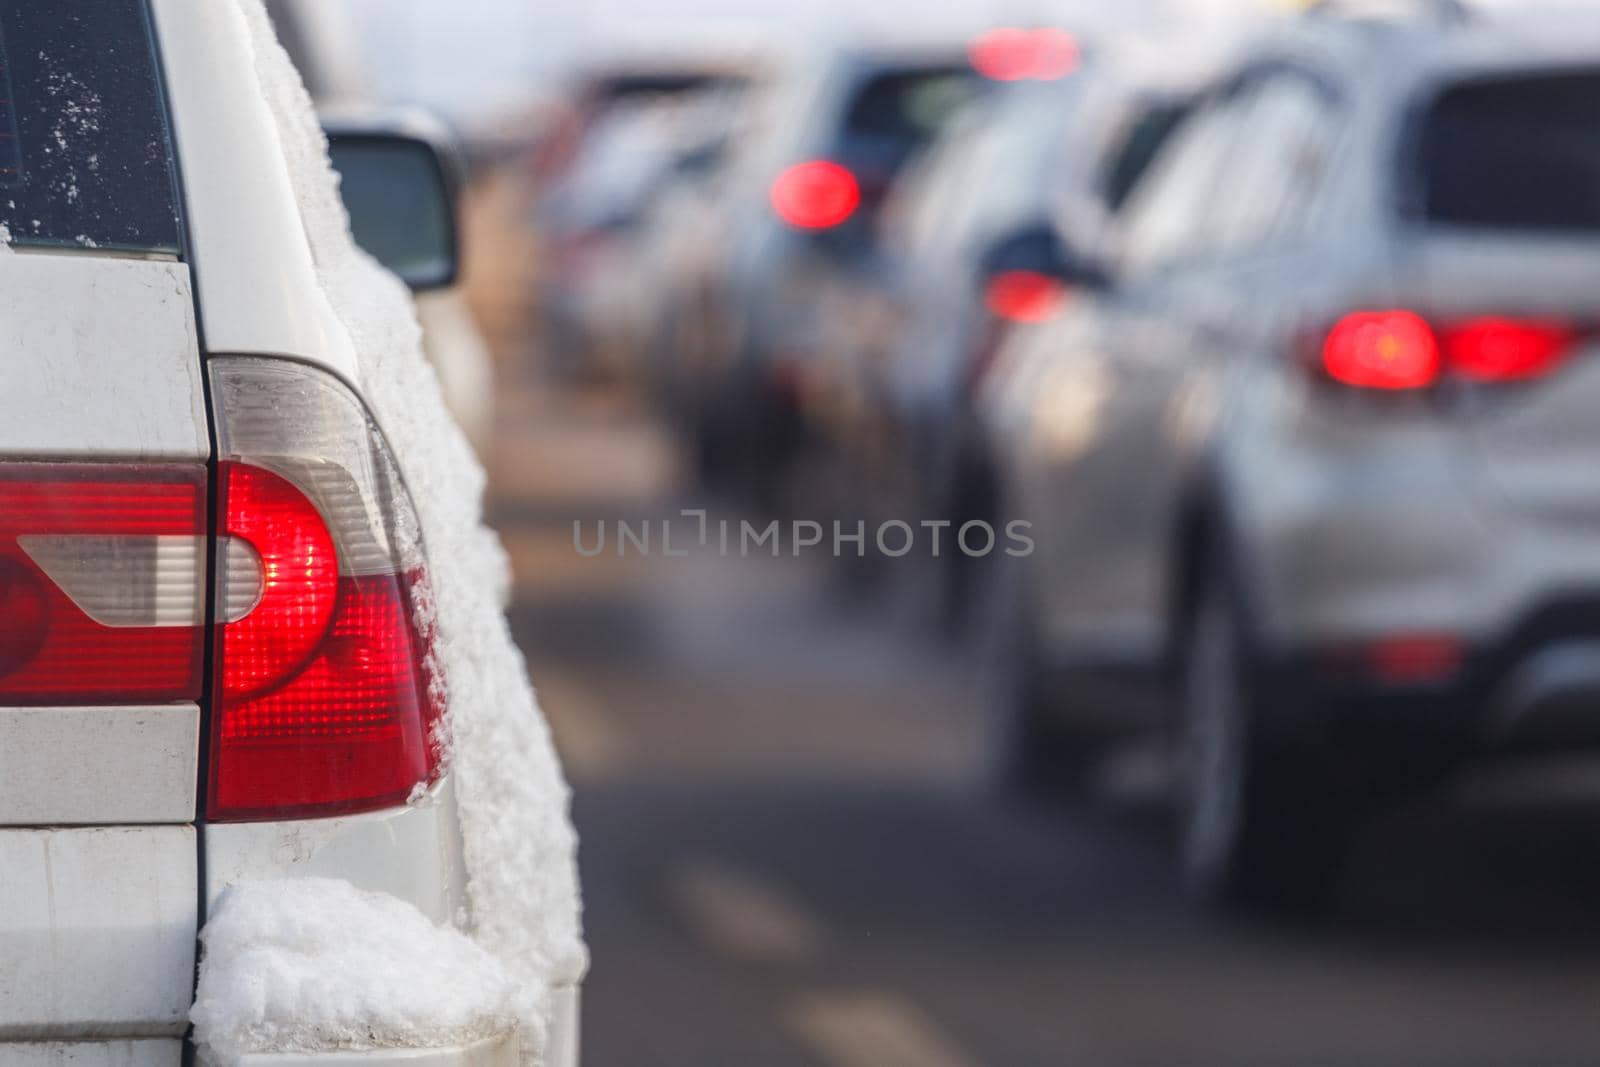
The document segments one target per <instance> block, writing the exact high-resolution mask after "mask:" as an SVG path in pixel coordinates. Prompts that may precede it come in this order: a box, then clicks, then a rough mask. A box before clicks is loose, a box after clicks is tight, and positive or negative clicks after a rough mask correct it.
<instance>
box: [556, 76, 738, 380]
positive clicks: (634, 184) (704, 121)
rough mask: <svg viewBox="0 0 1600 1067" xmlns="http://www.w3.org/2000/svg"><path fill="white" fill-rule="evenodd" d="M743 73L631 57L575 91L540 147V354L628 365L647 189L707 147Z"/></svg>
mask: <svg viewBox="0 0 1600 1067" xmlns="http://www.w3.org/2000/svg"><path fill="white" fill-rule="evenodd" d="M745 81H746V77H745V75H744V74H742V73H739V72H736V71H734V70H733V69H731V68H729V69H723V68H705V69H702V68H696V67H686V68H677V67H669V68H662V69H660V70H650V69H648V68H642V67H640V68H632V67H630V68H629V69H628V70H627V71H626V72H611V73H608V74H604V75H595V76H593V77H591V78H590V79H589V80H588V81H586V82H585V83H584V85H583V87H582V88H581V89H580V90H579V91H578V93H577V94H576V96H577V99H576V101H575V102H574V103H573V104H572V105H571V108H570V114H569V115H568V117H567V119H566V121H565V122H564V123H562V124H561V127H560V132H559V133H558V134H557V135H555V136H553V137H552V138H551V139H549V141H548V142H547V144H546V146H545V149H544V151H543V152H542V153H541V156H540V160H539V163H538V166H539V170H540V174H539V193H538V209H537V219H536V226H535V228H536V230H537V231H538V234H539V237H540V245H541V257H540V270H539V283H538V284H539V318H540V322H541V325H542V327H543V329H544V331H545V340H546V349H547V351H546V356H547V361H548V362H549V364H550V365H552V366H553V367H555V368H556V369H558V370H559V371H560V372H562V373H563V374H565V375H567V376H576V377H604V378H619V377H627V376H630V375H631V374H632V372H633V370H634V369H635V364H636V361H637V360H636V357H637V355H638V353H639V350H640V348H641V347H642V345H643V343H644V341H643V336H642V335H643V334H644V333H645V331H646V327H645V326H644V325H643V323H642V321H641V320H642V319H643V318H644V317H645V315H646V314H647V312H646V310H645V309H642V308H641V307H640V306H639V302H640V300H641V299H642V298H643V296H644V294H646V293H648V291H649V289H650V279H648V278H643V279H639V278H636V277H635V276H637V275H638V274H639V273H640V270H639V268H638V266H637V259H638V255H637V253H638V248H639V244H640V240H641V233H642V231H643V230H644V228H645V225H646V222H647V219H648V217H649V215H650V212H651V209H652V207H653V205H654V203H655V201H656V200H657V198H658V197H659V196H661V195H662V194H663V193H664V192H665V191H666V190H667V189H668V188H669V187H670V186H671V184H672V183H673V182H674V181H675V180H676V179H677V178H678V177H679V176H680V175H682V174H685V173H691V172H694V171H696V170H697V169H701V168H703V167H704V166H706V165H707V163H708V161H709V160H710V159H712V158H714V157H715V156H716V154H717V152H718V151H719V150H720V145H721V143H722V140H723V136H724V133H725V130H726V127H727V123H728V116H729V115H730V114H731V113H732V112H733V110H734V109H735V108H736V107H737V106H738V101H739V99H740V97H741V95H742V93H743V90H744V87H745ZM636 281H643V282H645V285H644V286H643V287H641V286H640V285H638V284H634V282H636Z"/></svg>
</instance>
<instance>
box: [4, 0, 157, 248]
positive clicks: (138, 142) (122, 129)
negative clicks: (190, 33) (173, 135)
mask: <svg viewBox="0 0 1600 1067" xmlns="http://www.w3.org/2000/svg"><path fill="white" fill-rule="evenodd" d="M0 77H3V82H0V100H3V101H4V103H0V224H4V225H5V226H6V228H7V229H8V230H9V231H10V234H11V240H12V243H14V244H22V245H56V246H72V247H100V248H114V249H125V250H136V251H158V252H172V253H176V252H177V250H178V216H177V198H176V196H175V194H174V188H173V176H172V151H171V141H170V138H169V137H168V134H167V128H166V119H165V115H164V111H163V108H162V100H161V88H160V82H159V80H158V78H157V75H156V62H155V50H154V47H153V44H152V41H151V35H150V24H149V20H148V17H147V13H146V11H145V5H144V0H49V2H40V0H0Z"/></svg>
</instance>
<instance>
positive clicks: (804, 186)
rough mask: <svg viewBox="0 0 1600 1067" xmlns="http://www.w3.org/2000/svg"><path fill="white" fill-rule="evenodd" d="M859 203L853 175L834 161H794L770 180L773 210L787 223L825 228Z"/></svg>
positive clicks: (809, 228)
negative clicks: (772, 180) (775, 177)
mask: <svg viewBox="0 0 1600 1067" xmlns="http://www.w3.org/2000/svg"><path fill="white" fill-rule="evenodd" d="M860 205H861V186H860V184H859V183H858V182H857V181H856V176H855V175H854V174H851V173H850V171H848V170H847V169H845V168H844V167H841V166H840V165H839V164H837V163H830V162H828V161H827V160H823V159H815V160H811V161H809V162H806V163H796V164H795V165H794V166H792V167H790V168H789V169H788V170H786V171H784V172H783V173H782V174H780V175H778V178H777V180H776V181H774V182H773V183H772V209H773V210H774V211H776V212H777V213H778V217H779V218H780V219H782V220H783V221H784V222H787V223H788V224H789V225H791V226H794V227H796V228H798V229H802V230H826V229H829V228H831V227H834V226H838V225H840V224H841V223H843V222H845V221H846V220H847V219H849V218H850V216H851V215H854V214H855V212H856V208H858V207H859V206H860Z"/></svg>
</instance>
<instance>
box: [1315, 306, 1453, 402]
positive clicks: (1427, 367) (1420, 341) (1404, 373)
mask: <svg viewBox="0 0 1600 1067" xmlns="http://www.w3.org/2000/svg"><path fill="white" fill-rule="evenodd" d="M1440 363H1441V360H1440V355H1439V343H1438V341H1437V340H1436V339H1435V337H1434V334H1433V328H1432V327H1431V326H1429V325H1428V323H1427V322H1426V321H1425V320H1424V319H1423V318H1422V317H1421V316H1419V315H1416V314H1413V313H1412V312H1409V311H1356V312H1352V313H1351V314H1349V315H1346V316H1345V317H1344V318H1342V319H1340V320H1339V321H1338V323H1336V324H1335V325H1334V327H1333V329H1332V330H1330V331H1328V336H1327V338H1326V339H1325V340H1324V341H1323V345H1322V368H1323V370H1325V371H1326V372H1327V374H1328V376H1329V377H1330V378H1332V379H1334V380H1335V381H1337V382H1342V383H1344V384H1345V385H1354V386H1358V387H1361V388H1366V389H1394V390H1399V389H1421V388H1423V387H1425V386H1428V385H1432V384H1433V382H1434V381H1435V380H1436V379H1437V378H1438V377H1439V369H1440Z"/></svg>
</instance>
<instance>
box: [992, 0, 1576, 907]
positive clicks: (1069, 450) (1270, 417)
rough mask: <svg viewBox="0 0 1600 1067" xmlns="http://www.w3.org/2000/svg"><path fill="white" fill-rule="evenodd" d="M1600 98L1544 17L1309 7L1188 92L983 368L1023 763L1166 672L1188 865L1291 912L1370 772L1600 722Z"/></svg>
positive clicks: (1195, 876) (1340, 838)
mask: <svg viewBox="0 0 1600 1067" xmlns="http://www.w3.org/2000/svg"><path fill="white" fill-rule="evenodd" d="M1597 120H1600V32H1597V28H1596V27H1595V25H1594V24H1593V22H1592V20H1589V21H1588V22H1585V21H1583V20H1577V19H1575V20H1571V21H1562V20H1557V19H1555V18H1554V17H1553V16H1550V17H1542V18H1538V19H1535V18H1533V17H1531V16H1529V17H1515V16H1513V15H1509V14H1508V15H1504V16H1499V17H1490V16H1483V17H1481V18H1445V17H1441V18H1437V19H1436V18H1431V17H1414V18H1409V19H1407V18H1401V19H1398V20H1382V19H1368V18H1356V17H1345V16H1343V15H1340V14H1339V13H1338V12H1337V10H1336V8H1335V7H1334V6H1333V5H1323V6H1322V7H1321V8H1320V9H1319V11H1318V12H1317V13H1315V14H1312V15H1308V16H1304V17H1301V18H1298V19H1295V20H1292V22H1291V24H1290V25H1289V26H1288V27H1287V28H1285V29H1284V30H1283V31H1282V33H1281V35H1280V36H1278V37H1275V38H1274V39H1273V40H1272V42H1271V43H1269V44H1266V45H1263V46H1262V47H1261V48H1259V49H1258V50H1255V51H1254V52H1253V53H1252V58H1251V59H1250V60H1249V61H1248V62H1247V63H1245V64H1243V65H1242V66H1241V67H1240V68H1239V69H1238V70H1237V71H1236V73H1234V74H1233V75H1232V76H1231V77H1229V78H1227V79H1226V80H1225V81H1224V82H1223V83H1222V84H1221V85H1220V86H1219V87H1218V88H1217V89H1216V90H1215V91H1213V92H1210V93H1208V94H1207V95H1206V97H1205V98H1204V100H1203V101H1202V103H1201V104H1200V105H1199V106H1198V107H1197V109H1196V111H1195V112H1194V113H1193V114H1192V115H1191V116H1190V117H1189V118H1188V119H1187V120H1186V121H1185V122H1184V123H1183V124H1182V126H1181V127H1180V128H1179V129H1178V131H1177V132H1176V133H1175V134H1174V135H1173V138H1172V140H1171V142H1170V143H1169V145H1168V147H1167V148H1166V149H1165V150H1164V151H1163V152H1162V153H1161V155H1160V156H1159V158H1158V159H1157V161H1156V162H1155V164H1154V165H1153V166H1152V168H1151V170H1150V171H1149V172H1148V173H1147V175H1146V177H1145V179H1144V180H1143V181H1142V182H1141V183H1140V184H1139V186H1138V188H1137V189H1136V190H1135V192H1134V193H1133V195H1132V197H1131V199H1130V201H1129V203H1128V205H1127V207H1126V209H1125V218H1124V220H1123V230H1122V235H1121V239H1120V241H1119V245H1120V249H1119V252H1118V253H1117V254H1116V255H1115V256H1114V257H1113V258H1109V259H1106V260H1104V261H1103V262H1101V263H1099V264H1096V265H1095V266H1094V269H1092V270H1089V271H1084V272H1080V274H1079V277H1080V284H1081V285H1082V286H1083V287H1084V288H1086V289H1089V290H1092V292H1093V295H1092V296H1085V297H1083V298H1081V299H1079V300H1078V301H1077V302H1076V303H1075V304H1074V306H1073V307H1072V308H1070V309H1068V311H1067V312H1066V313H1065V314H1063V315H1061V316H1059V317H1058V318H1056V319H1055V320H1054V321H1052V322H1050V323H1047V324H1043V325H1040V326H1037V327H1029V328H1027V329H1026V330H1022V331H1014V332H1013V333H1012V334H1011V335H1010V336H1009V338H1008V340H1007V343H1006V345H1005V347H1004V349H1003V350H1002V352H1001V353H1000V356H999V357H998V359H997V363H996V366H995V369H994V373H993V374H992V375H991V378H990V380H989V382H988V385H987V387H986V389H985V397H984V408H985V413H986V420H987V422H988V423H989V425H990V426H991V428H992V432H993V434H994V438H995V440H996V441H997V443H998V448H999V449H1000V455H1001V457H1002V458H1001V463H1000V467H1001V470H1002V471H1003V478H1004V484H1003V491H1004V494H1005V500H1006V502H1005V508H1006V514H1007V515H1008V516H1014V517H1015V518H1017V519H1023V520H1027V521H1029V522H1031V524H1032V536H1033V537H1034V538H1035V539H1036V543H1037V548H1036V551H1035V552H1033V554H1032V555H1031V556H1028V557H1027V558H1024V559H1020V560H1017V561H1016V562H1017V564H1018V568H1017V570H1016V573H1015V574H1014V575H1013V579H1014V580H1013V581H1012V582H1011V583H1010V584H1011V586H1012V595H1011V597H1010V601H1011V607H1010V609H1009V621H1008V624H1007V625H1008V627H1009V631H1010V634H1011V647H1012V649H1013V656H1012V658H1011V667H1010V681H1011V685H1010V690H1009V691H1010V699H1009V701H1008V703H1007V705H1006V709H1005V722H1006V724H1007V733H1008V736H1009V737H1010V741H1011V743H1010V745H1009V747H1008V751H1009V752H1010V753H1011V754H1012V758H1011V760H1010V769H1011V771H1012V773H1013V774H1014V775H1015V776H1016V777H1017V778H1019V779H1022V780H1027V779H1030V778H1031V779H1037V778H1039V777H1052V776H1055V777H1059V776H1066V775H1071V774H1074V773H1076V772H1078V771H1080V770H1081V768H1082V761H1083V759H1084V757H1086V756H1087V755H1088V754H1091V753H1092V752H1093V751H1094V748H1095V741H1096V739H1097V738H1102V737H1104V736H1106V735H1107V734H1108V733H1116V732H1120V731H1124V730H1127V729H1130V728H1133V727H1136V726H1139V725H1143V724H1146V723H1147V722H1148V721H1151V720H1147V719H1146V717H1145V715H1142V714H1135V713H1134V712H1135V711H1136V710H1142V711H1143V712H1146V713H1148V712H1150V711H1152V710H1159V709H1161V708H1162V707H1163V700H1162V698H1163V697H1164V696H1166V695H1167V694H1168V693H1171V694H1172V695H1173V696H1174V697H1175V699H1174V700H1173V701H1171V703H1172V704H1175V705H1176V707H1175V709H1174V710H1175V711H1176V715H1175V717H1174V719H1173V720H1172V721H1173V722H1174V723H1175V726H1174V735H1175V736H1176V737H1177V738H1179V739H1180V742H1181V743H1180V745H1179V754H1180V757H1181V759H1180V764H1179V766H1180V768H1181V770H1182V772H1183V773H1182V775H1181V777H1182V781H1183V786H1182V789H1181V804H1180V808H1181V812H1182V817H1181V854H1182V857H1183V870H1184V872H1185V876H1186V879H1187V882H1188V884H1189V885H1190V887H1191V888H1192V889H1193V890H1194V891H1195V892H1196V893H1197V894H1199V895H1202V896H1204V897H1208V898H1211V899H1219V900H1235V901H1249V902H1256V903H1270V902H1290V901H1297V902H1303V901H1306V900H1310V899H1315V898H1316V897H1317V895H1318V894H1319V893H1321V892H1323V891H1325V890H1326V889H1327V887H1328V886H1329V885H1330V884H1331V883H1332V878H1333V874H1334V872H1335V871H1336V870H1337V862H1338V859H1339V857H1340V854H1341V853H1342V851H1343V850H1344V848H1345V847H1346V845H1347V843H1348V841H1349V840H1350V836H1351V833H1352V831H1353V828H1354V827H1355V826H1357V825H1359V821H1360V817H1361V816H1362V815H1364V814H1366V813H1368V812H1370V811H1371V810H1373V809H1374V808H1381V807H1382V806H1384V803H1385V800H1386V799H1393V798H1394V797H1395V796H1396V795H1397V794H1398V793H1400V792H1403V791H1406V790H1411V789H1417V788H1421V787H1424V786H1426V785H1428V784H1430V783H1432V782H1434V781H1436V780H1437V779H1438V778H1439V777H1440V776H1441V775H1443V774H1444V773H1446V772H1448V771H1449V770H1451V769H1453V768H1456V767H1459V766H1461V765H1463V764H1465V763H1467V762H1470V758H1471V757H1474V756H1478V755H1481V754H1486V753H1506V752H1513V751H1516V750H1519V749H1524V748H1527V749H1538V748H1552V747H1553V748H1556V749H1564V748H1568V747H1572V746H1583V745H1587V744H1592V743H1593V742H1595V741H1597V740H1600V734H1597V733H1596V731H1595V730H1594V729H1593V724H1594V719H1593V717H1592V715H1591V714H1590V713H1589V711H1588V709H1591V708H1593V707H1594V706H1595V701H1596V700H1600V652H1597V649H1600V600H1597V599H1596V592H1595V591H1596V590H1597V589H1600V421H1597V420H1596V418H1595V415H1594V412H1595V409H1596V406H1597V405H1600V344H1597V335H1596V333H1595V332H1594V324H1595V323H1596V322H1597V321H1600V136H1597V131H1600V121H1597ZM1059 258H1060V260H1061V262H1062V263H1064V264H1069V265H1070V264H1072V263H1081V262H1083V261H1084V260H1085V258H1086V257H1085V256H1083V255H1082V254H1075V255H1071V256H1069V255H1066V254H1064V253H1061V254H1059ZM1070 270H1071V268H1070V267H1069V273H1070ZM1169 681H1170V682H1171V683H1173V684H1172V686H1171V688H1170V689H1168V688H1165V687H1164V683H1166V682H1169Z"/></svg>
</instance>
